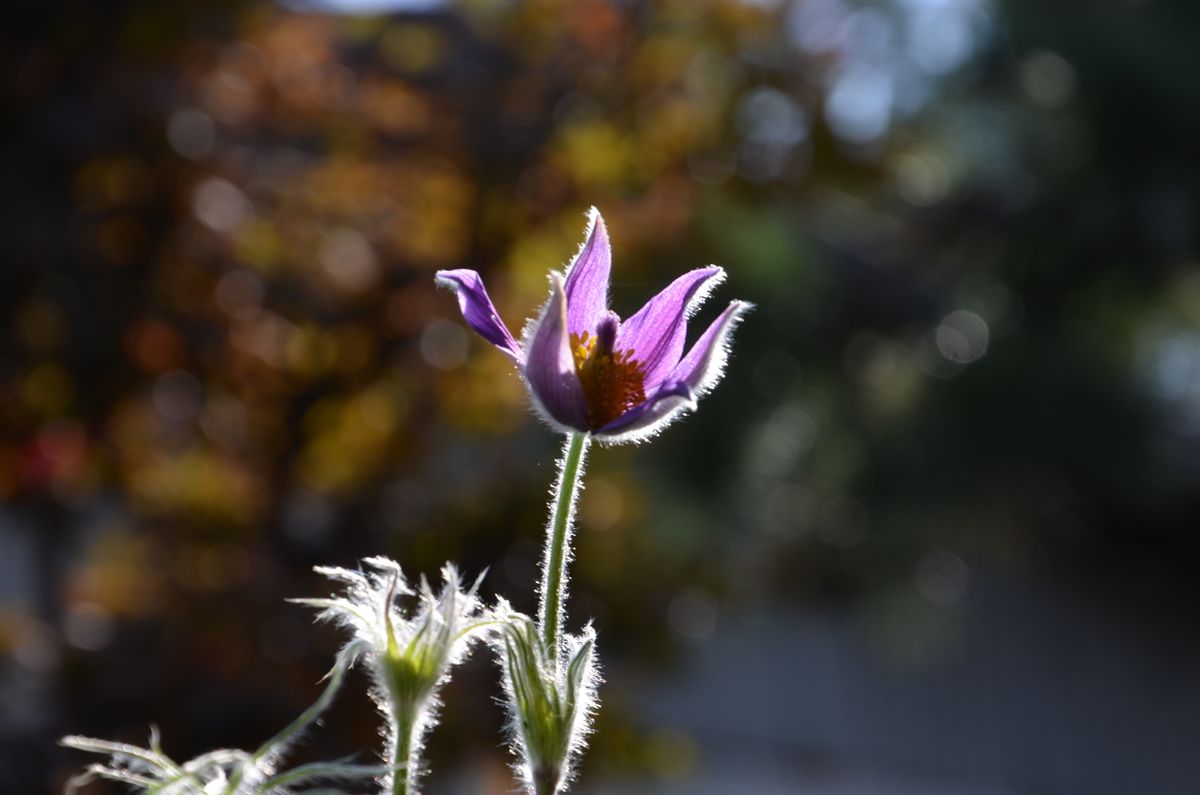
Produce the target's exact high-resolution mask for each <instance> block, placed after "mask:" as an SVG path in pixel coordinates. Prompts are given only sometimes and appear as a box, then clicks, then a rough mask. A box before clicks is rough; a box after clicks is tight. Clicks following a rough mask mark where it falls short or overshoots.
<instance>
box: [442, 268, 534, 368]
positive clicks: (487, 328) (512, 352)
mask: <svg viewBox="0 0 1200 795" xmlns="http://www.w3.org/2000/svg"><path fill="white" fill-rule="evenodd" d="M436 278H437V283H438V284H440V285H441V286H443V287H449V288H451V289H452V290H454V292H455V293H457V294H458V305H459V307H460V308H461V309H462V314H463V319H464V320H466V321H467V325H468V326H470V327H471V328H472V329H474V331H475V333H476V334H478V335H479V336H481V337H483V338H484V339H485V340H487V341H488V342H490V343H492V344H493V345H495V346H496V347H497V348H499V349H500V350H502V351H504V352H505V353H507V354H508V355H509V356H511V357H512V358H513V360H514V361H516V362H517V364H521V362H522V361H523V357H522V355H521V349H520V348H519V347H518V346H517V341H516V340H514V339H513V335H512V334H511V333H510V332H509V330H508V326H506V325H504V321H503V320H501V319H500V315H499V314H498V313H497V312H496V307H495V306H493V305H492V299H491V298H489V297H488V294H487V289H486V288H485V287H484V286H483V278H482V277H481V276H480V275H479V274H478V273H476V272H475V271H473V270H468V269H466V268H462V269H459V270H451V271H438V272H437V275H436Z"/></svg>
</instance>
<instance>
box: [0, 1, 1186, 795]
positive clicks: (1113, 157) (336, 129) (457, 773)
mask: <svg viewBox="0 0 1200 795" xmlns="http://www.w3.org/2000/svg"><path fill="white" fill-rule="evenodd" d="M5 17H6V21H5V25H4V29H3V33H0V42H2V45H0V59H2V64H3V69H2V70H0V73H2V74H3V77H2V78H0V81H2V83H3V86H4V101H3V108H4V111H5V113H4V116H5V122H4V124H3V127H2V132H0V136H2V138H3V144H2V146H0V188H2V189H3V194H4V209H3V211H2V212H0V219H2V221H0V223H2V227H0V229H2V232H3V234H2V238H0V239H2V240H3V271H2V273H3V276H2V279H3V281H2V284H3V289H2V290H0V306H2V313H0V318H2V326H0V498H2V500H3V507H0V652H2V653H3V657H2V658H0V791H3V792H5V793H14V794H18V793H19V795H31V793H33V794H36V793H42V792H57V791H60V790H61V788H62V785H63V783H64V782H65V780H66V779H67V777H68V776H69V775H70V774H71V773H72V772H75V771H78V770H79V769H80V768H81V767H82V766H83V765H84V764H85V763H86V762H88V761H90V760H88V759H86V758H84V757H83V756H82V755H80V754H77V753H74V752H68V751H65V750H62V749H59V748H57V747H56V746H55V740H56V738H57V737H59V736H61V735H62V734H64V733H68V732H71V733H84V734H90V735H96V736H103V737H108V738H113V739H122V740H127V741H131V742H143V741H144V740H145V737H146V735H147V733H148V727H149V726H150V725H151V724H156V725H158V726H159V727H160V728H161V730H162V732H163V735H164V743H165V748H166V750H167V752H168V753H171V754H173V755H175V756H176V757H177V758H187V757H189V756H191V755H194V754H196V753H199V752H202V751H204V750H208V749H211V748H214V747H221V746H252V745H254V744H256V743H257V742H258V741H260V740H262V739H264V738H266V737H267V736H269V735H270V734H271V733H272V732H273V731H275V730H276V729H277V728H278V727H280V726H281V725H282V724H283V723H284V722H286V721H287V720H288V719H289V718H290V717H291V716H293V715H295V714H296V713H298V712H299V711H300V710H301V709H302V708H303V707H304V706H306V705H307V704H308V703H309V702H310V701H311V700H312V699H313V698H314V697H315V695H316V693H317V692H318V686H317V684H316V682H317V680H318V678H319V677H320V676H321V675H322V674H323V673H324V672H325V670H327V668H328V667H329V665H330V663H331V659H332V654H333V651H334V650H335V648H336V646H337V644H338V642H339V638H338V636H337V633H336V632H333V631H331V630H329V629H327V628H319V629H314V628H312V627H311V626H310V624H309V615H308V614H307V612H306V611H305V610H304V609H303V608H301V607H299V606H295V605H289V604H287V603H285V602H284V599H285V597H292V596H305V595H314V594H319V593H322V592H324V591H326V590H327V586H326V585H325V584H324V583H323V582H322V581H320V579H319V578H318V577H317V576H316V575H314V574H313V573H312V572H311V567H312V566H313V565H314V564H321V563H336V564H341V565H354V562H355V561H356V560H357V559H361V558H362V557H365V556H368V555H372V554H387V555H391V556H394V557H396V558H397V559H399V560H400V561H401V562H402V564H403V565H404V566H405V568H406V569H407V570H408V571H409V572H412V573H414V574H416V573H422V572H425V573H430V574H432V573H435V572H436V570H437V568H438V567H439V566H440V564H441V563H442V562H443V561H444V560H447V559H453V560H457V561H458V562H459V563H460V564H461V565H462V566H463V567H464V568H465V569H466V570H467V571H468V572H478V571H482V570H483V569H484V568H485V567H490V568H489V569H488V575H487V577H486V579H485V581H484V586H483V589H484V592H485V593H487V594H501V595H504V596H506V597H508V598H510V599H511V600H513V601H514V602H515V603H516V604H517V605H518V606H520V607H524V608H526V609H532V608H533V599H532V589H533V585H534V581H535V578H536V573H537V563H538V556H539V551H540V544H541V540H540V536H541V527H542V524H543V521H544V512H545V500H546V494H547V489H548V487H549V485H550V481H551V478H552V474H553V468H552V462H553V459H554V456H555V455H556V453H557V450H558V445H559V442H558V440H557V439H556V438H555V437H554V436H553V434H551V433H550V432H548V430H547V429H546V428H544V427H542V426H541V425H539V423H538V422H537V421H536V420H535V419H534V418H533V417H532V415H531V413H530V412H529V411H528V409H527V406H526V399H525V397H524V395H523V394H522V389H521V387H520V385H519V382H518V379H517V378H516V377H514V376H513V375H512V373H511V372H510V369H509V366H508V363H507V362H508V360H507V359H506V358H505V357H503V356H500V355H498V354H497V353H495V352H494V351H493V350H492V349H490V348H489V347H488V346H487V345H486V344H485V343H483V342H481V341H480V340H478V339H477V338H475V337H473V336H472V335H470V334H468V333H467V331H466V330H465V328H464V327H463V325H462V323H461V320H460V317H459V315H458V310H457V307H456V304H455V301H454V300H453V297H452V296H450V295H447V294H444V293H439V292H437V291H436V290H435V288H434V284H433V278H432V274H433V272H434V270H436V269H437V268H442V267H473V268H477V269H478V270H480V271H481V272H483V273H484V275H485V278H486V279H487V281H488V283H489V286H490V287H491V290H492V295H493V296H494V297H495V298H496V300H497V303H498V306H499V309H500V311H501V313H502V315H503V316H504V317H505V319H506V320H507V321H508V323H509V324H510V326H513V327H514V328H519V327H520V325H521V323H522V322H523V318H524V317H526V316H527V315H529V314H530V313H531V312H532V310H533V308H534V307H535V306H537V305H538V304H539V303H540V302H541V301H542V300H543V299H544V296H545V291H546V282H545V274H546V271H547V270H548V269H549V268H552V267H559V266H561V265H562V264H563V263H564V262H565V261H566V260H567V259H568V258H569V257H570V256H571V255H572V254H573V253H574V251H575V250H576V247H577V246H578V244H579V242H580V240H581V236H582V232H583V226H584V216H583V212H584V211H585V210H586V208H587V207H588V206H589V205H593V204H594V205H596V206H598V207H599V208H600V209H601V210H602V212H603V213H604V214H605V217H606V219H607V220H608V222H609V226H610V230H611V233H612V237H613V241H614V246H615V254H614V257H615V263H616V267H615V272H614V277H615V283H614V286H613V299H614V303H615V307H616V308H617V309H618V310H619V311H621V312H622V313H623V314H627V313H629V312H630V311H632V310H633V309H635V308H636V307H637V306H639V305H640V302H641V301H643V300H644V299H645V298H647V297H648V296H649V295H651V294H652V293H653V292H654V291H655V290H656V289H658V288H659V287H660V286H662V285H664V284H666V282H667V281H668V280H669V279H670V278H672V277H673V276H674V275H675V274H676V273H678V272H679V271H681V270H683V269H685V268H689V267H695V266H698V265H703V264H707V263H709V262H716V263H720V264H722V265H724V266H725V267H726V268H727V270H728V271H729V274H730V279H729V281H728V282H727V284H726V285H725V286H724V287H723V288H722V289H721V291H720V292H719V294H718V295H717V297H716V299H715V300H714V306H713V307H710V308H708V310H707V311H706V312H702V313H701V314H700V315H699V317H698V321H699V322H707V320H708V319H709V318H710V317H712V316H714V315H715V310H716V304H717V303H719V302H723V301H727V300H729V299H731V298H733V297H740V298H744V299H747V300H751V301H753V302H755V303H756V304H758V309H757V311H756V312H755V313H754V314H753V315H752V316H751V317H750V319H749V320H748V321H747V322H746V323H745V325H744V326H743V328H742V329H741V331H740V332H739V335H738V338H737V342H736V351H735V355H734V357H733V359H732V361H731V364H730V367H729V370H728V375H727V377H726V379H725V381H724V382H723V383H722V384H721V385H720V387H719V388H718V389H717V390H716V392H715V393H713V394H712V395H711V396H710V397H708V398H707V399H706V400H705V401H704V402H703V404H702V405H701V408H700V411H699V412H698V413H696V414H695V415H694V416H692V417H690V418H689V419H687V420H686V421H685V422H683V423H680V424H678V425H676V426H673V427H672V428H670V429H669V430H668V431H667V432H666V433H664V434H663V435H662V436H661V437H660V438H659V439H657V440H655V441H654V442H653V443H652V444H650V445H646V446H642V447H639V448H634V449H630V448H613V449H596V450H595V451H594V454H593V456H592V460H591V466H590V472H589V481H588V488H587V492H586V494H585V495H584V497H583V501H582V504H581V506H580V510H581V515H580V533H579V541H578V550H577V552H578V554H577V560H576V564H575V568H574V572H573V573H574V581H573V586H574V591H573V594H572V597H571V601H570V604H569V607H570V615H571V617H572V622H573V623H574V624H576V625H577V624H579V623H580V622H582V621H583V620H584V619H585V618H586V617H591V618H593V619H594V620H595V622H596V626H597V628H598V630H599V633H600V638H601V641H600V643H601V645H600V650H601V659H602V661H603V663H604V666H605V674H606V684H605V685H604V687H603V689H602V691H601V696H602V699H603V709H602V712H601V715H600V718H599V721H598V726H597V733H596V735H595V737H594V739H593V742H592V747H591V749H590V751H589V753H588V755H587V757H586V760H585V762H584V765H583V771H582V778H581V781H580V783H579V786H578V787H577V788H576V790H575V791H577V792H580V793H634V794H637V793H692V794H696V793H699V794H702V795H703V794H707V793H713V794H714V795H715V794H716V793H721V795H726V794H728V793H735V794H739V795H740V794H741V793H746V794H747V795H760V794H766V793H813V794H814V795H826V794H827V793H837V794H838V795H845V794H848V793H879V794H880V795H892V794H894V793H970V794H972V795H998V794H999V793H1009V794H1012V793H1022V794H1028V795H1072V794H1073V793H1089V795H1117V794H1118V793H1147V792H1153V793H1159V794H1161V795H1171V794H1173V793H1194V792H1195V791H1196V789H1195V788H1196V786H1197V785H1196V781H1197V780H1200V757H1197V755H1196V748H1197V745H1196V744H1197V741H1198V740H1200V631H1198V630H1197V620H1196V616H1197V609H1198V608H1200V580H1198V579H1197V572H1198V567H1200V541H1198V539H1197V534H1196V531H1197V529H1198V519H1200V489H1198V486H1200V259H1198V257H1200V251H1198V244H1200V238H1198V233H1197V230H1198V225H1197V221H1198V220H1200V217H1198V214H1200V173H1198V172H1200V146H1198V145H1197V144H1198V142H1200V54H1198V53H1197V49H1196V43H1197V42H1198V41H1200V10H1198V9H1197V7H1196V5H1195V4H1194V3H1191V2H1189V0H1093V2H1090V3H1088V4H1086V5H1083V4H1070V3H1039V2H1031V1H1030V0H740V1H739V0H662V1H661V2H618V1H617V0H578V1H577V2H568V1H567V0H536V1H534V2H527V3H520V2H513V1H510V2H504V1H502V0H462V1H461V2H439V1H438V0H407V1H405V0H399V1H398V2H388V1H387V0H376V2H374V3H365V2H362V0H359V1H358V2H352V1H351V0H342V2H337V3H334V2H330V3H315V2H314V3H307V4H302V3H283V4H278V3H271V2H265V0H254V1H251V0H244V1H243V0H191V1H188V0H183V1H181V2H159V1H158V0H144V1H142V2H134V1H132V0H112V2H105V3H91V2H85V1H84V0H76V1H72V0H64V1H63V2H56V3H32V2H18V3H15V4H14V5H13V6H12V7H10V8H8V10H6V14H5ZM361 685H362V680H361V679H358V680H356V681H355V684H354V685H353V686H352V687H351V688H349V689H348V690H347V691H345V693H344V695H343V696H342V698H341V699H340V700H339V702H338V705H337V706H336V708H335V709H334V710H333V711H332V712H331V713H330V714H329V716H328V718H327V720H326V722H325V726H324V727H323V728H321V729H319V730H316V731H314V732H313V733H312V735H311V737H310V739H309V741H308V743H307V744H306V745H305V746H304V747H303V748H302V749H300V750H299V751H298V754H297V759H300V760H303V759H311V758H328V757H331V756H337V755H342V754H348V753H355V752H359V753H360V754H362V757H361V758H363V759H364V760H366V759H370V758H371V754H372V749H374V748H375V747H376V725H377V721H376V719H375V716H374V715H373V713H372V707H371V705H370V703H369V702H368V700H367V699H366V697H365V696H364V695H363V694H362V692H361V691H362V688H361ZM497 693H498V690H497V687H496V682H495V672H494V668H493V666H492V665H491V664H490V662H489V661H488V659H487V655H486V654H483V653H479V654H477V655H476V656H475V658H474V659H473V660H472V661H471V662H470V663H468V664H467V665H466V666H465V667H464V668H463V669H461V670H460V672H459V674H458V675H457V677H456V679H455V680H454V682H453V683H452V685H451V689H450V691H449V692H448V694H447V696H448V705H447V707H446V710H445V720H444V723H443V724H442V726H440V727H439V728H438V730H437V731H436V733H435V734H434V736H433V738H432V743H431V748H430V757H431V759H432V762H433V770H434V774H433V775H432V776H431V777H430V778H429V779H428V791H429V793H430V795H451V794H453V793H507V792H510V791H511V789H512V787H513V784H512V780H511V778H510V776H509V774H508V771H507V769H506V767H505V765H506V761H507V760H506V756H505V752H504V750H503V749H502V748H501V747H500V742H499V734H498V731H499V726H500V724H501V721H502V717H501V713H500V709H499V707H498V706H497V705H496V704H495V703H494V702H493V699H494V697H495V696H496V694H497ZM114 791H115V790H113V789H106V788H104V787H103V786H100V785H96V786H94V787H92V788H91V789H89V790H88V792H93V793H105V792H114Z"/></svg>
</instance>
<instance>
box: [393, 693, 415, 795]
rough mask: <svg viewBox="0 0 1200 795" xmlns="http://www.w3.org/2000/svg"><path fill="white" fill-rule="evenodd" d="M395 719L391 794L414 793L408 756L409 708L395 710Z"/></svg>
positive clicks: (409, 733) (410, 735) (410, 736)
mask: <svg viewBox="0 0 1200 795" xmlns="http://www.w3.org/2000/svg"><path fill="white" fill-rule="evenodd" d="M395 721H396V733H395V735H394V736H393V737H392V754H391V757H392V760H393V761H392V764H394V765H395V766H396V769H395V770H394V771H392V795H415V793H416V790H415V789H414V788H413V787H412V778H413V775H412V774H413V772H414V771H413V769H412V767H413V765H412V759H411V758H410V757H411V756H412V735H413V720H412V714H411V710H404V709H403V708H401V709H398V710H396V714H395Z"/></svg>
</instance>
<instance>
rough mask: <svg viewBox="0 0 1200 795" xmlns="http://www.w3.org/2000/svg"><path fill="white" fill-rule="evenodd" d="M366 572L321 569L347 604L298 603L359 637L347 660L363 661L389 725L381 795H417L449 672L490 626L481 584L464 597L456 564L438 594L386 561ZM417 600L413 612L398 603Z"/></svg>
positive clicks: (369, 562) (370, 562)
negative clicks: (414, 582) (477, 593)
mask: <svg viewBox="0 0 1200 795" xmlns="http://www.w3.org/2000/svg"><path fill="white" fill-rule="evenodd" d="M364 564H365V566H366V569H365V570H364V571H351V570H349V569H342V568H334V567H317V569H316V571H318V572H320V573H321V574H324V575H325V576H326V577H329V578H330V579H331V580H334V581H337V582H340V583H343V584H344V585H345V586H346V589H345V592H344V593H343V595H341V596H337V597H332V598H329V599H297V600H295V601H297V602H299V603H301V604H307V605H310V606H313V607H319V608H322V611H321V613H320V614H318V616H317V617H318V619H324V620H329V621H335V622H336V623H338V624H340V625H342V626H344V627H346V628H347V629H349V630H350V631H351V632H352V633H353V638H352V639H351V640H350V641H348V642H347V644H346V649H345V653H348V654H351V655H353V656H354V657H356V658H361V659H362V660H363V661H364V662H365V663H366V665H367V668H368V669H369V670H370V672H371V677H372V679H373V687H372V697H373V698H374V700H375V703H376V704H377V705H378V707H379V710H380V712H382V713H383V715H384V718H385V719H386V721H387V739H388V746H387V754H386V758H385V761H386V763H387V765H388V767H389V768H390V771H391V772H390V773H389V774H387V775H386V776H385V777H384V781H383V785H384V789H383V792H385V793H393V794H394V795H400V794H401V793H403V794H404V795H412V793H415V792H416V789H415V787H416V784H417V780H418V778H419V776H420V773H421V749H422V744H423V741H424V738H425V735H426V734H427V733H428V731H429V730H430V729H431V728H432V727H433V725H434V724H435V723H436V716H437V707H438V706H439V702H438V698H437V692H438V690H439V689H440V687H441V686H442V685H443V684H444V683H445V681H446V680H447V679H448V678H449V671H450V668H451V667H453V666H454V665H455V664H456V663H458V662H459V661H460V660H462V658H463V657H464V656H465V655H466V653H467V651H468V649H469V648H470V644H471V642H472V640H473V639H474V638H475V636H476V634H477V632H478V631H479V630H481V629H482V628H483V627H484V626H485V625H487V624H489V623H491V622H490V620H489V619H488V618H487V617H485V616H484V615H482V614H481V613H480V604H479V600H478V599H477V598H476V596H475V590H476V588H477V587H478V585H479V582H478V581H476V582H475V584H474V585H473V586H471V588H470V589H468V590H463V587H462V582H461V580H460V578H459V575H458V571H457V569H455V567H454V566H453V565H452V564H446V566H445V567H443V569H442V579H443V582H444V585H443V587H442V590H441V592H440V593H438V594H436V595H435V594H434V593H433V590H432V589H431V588H430V586H429V583H428V582H426V581H425V580H424V579H423V578H422V580H421V585H420V589H419V590H418V591H414V590H412V589H411V588H410V587H409V586H408V584H407V583H406V582H405V580H404V576H403V574H402V573H401V571H400V566H399V564H398V563H396V562H395V561H393V560H389V559H388V558H382V557H374V558H368V559H366V560H365V561H364ZM401 597H416V599H417V604H416V605H415V608H416V609H415V610H414V611H413V612H411V613H409V612H408V611H406V610H403V609H402V608H401V607H400V606H399V605H398V604H397V600H398V599H400V598H401Z"/></svg>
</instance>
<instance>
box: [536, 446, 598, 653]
mask: <svg viewBox="0 0 1200 795" xmlns="http://www.w3.org/2000/svg"><path fill="white" fill-rule="evenodd" d="M590 441H591V437H590V436H589V435H588V434H586V433H572V434H569V435H568V436H567V443H566V445H565V447H564V449H563V457H562V458H561V459H560V460H559V462H558V483H557V484H556V485H555V487H554V492H555V493H554V515H553V516H552V517H551V519H550V527H549V528H547V529H548V531H549V536H548V538H547V539H546V564H545V566H544V567H543V568H542V594H541V596H542V604H541V615H540V617H539V618H540V619H541V625H542V626H541V629H542V641H543V643H545V645H546V652H547V653H548V654H549V655H550V656H551V657H552V659H553V662H554V668H555V670H556V671H557V670H558V663H559V656H560V654H559V651H560V648H559V647H560V644H561V642H562V641H561V636H562V623H563V622H562V619H563V603H564V602H566V599H567V578H566V576H565V569H566V566H567V563H568V562H569V560H570V557H571V554H570V553H571V550H570V545H571V524H572V520H573V519H574V518H575V503H576V502H577V501H578V499H579V492H580V491H582V486H583V462H584V459H585V458H586V457H587V448H588V444H589V442H590Z"/></svg>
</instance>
